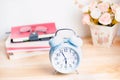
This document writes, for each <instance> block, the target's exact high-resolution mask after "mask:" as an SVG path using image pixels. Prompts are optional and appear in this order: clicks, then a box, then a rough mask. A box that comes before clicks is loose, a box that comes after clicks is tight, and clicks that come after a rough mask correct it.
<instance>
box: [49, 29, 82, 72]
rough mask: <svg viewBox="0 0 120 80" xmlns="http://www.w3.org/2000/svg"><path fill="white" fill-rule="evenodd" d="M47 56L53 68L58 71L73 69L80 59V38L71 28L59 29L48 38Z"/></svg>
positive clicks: (77, 65) (70, 70)
mask: <svg viewBox="0 0 120 80" xmlns="http://www.w3.org/2000/svg"><path fill="white" fill-rule="evenodd" d="M49 44H50V46H51V49H50V53H49V58H50V61H51V64H52V66H53V68H54V69H55V70H56V71H58V72H60V73H71V72H73V71H75V70H76V69H77V68H78V67H79V64H80V60H81V54H82V52H81V48H80V47H81V46H82V40H81V39H80V38H79V37H77V36H76V34H75V32H74V31H73V30H72V29H59V30H57V31H56V33H55V36H54V37H53V38H51V39H50V41H49Z"/></svg>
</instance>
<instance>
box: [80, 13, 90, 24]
mask: <svg viewBox="0 0 120 80" xmlns="http://www.w3.org/2000/svg"><path fill="white" fill-rule="evenodd" d="M82 22H83V24H89V23H90V15H89V14H84V15H83V20H82Z"/></svg>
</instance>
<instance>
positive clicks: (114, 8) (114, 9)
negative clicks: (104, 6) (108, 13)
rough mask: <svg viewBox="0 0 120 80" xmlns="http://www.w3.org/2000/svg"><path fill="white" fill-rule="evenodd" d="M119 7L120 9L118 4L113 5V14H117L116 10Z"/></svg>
mask: <svg viewBox="0 0 120 80" xmlns="http://www.w3.org/2000/svg"><path fill="white" fill-rule="evenodd" d="M118 7H119V5H118V4H113V5H112V6H111V9H112V12H113V13H116V8H118Z"/></svg>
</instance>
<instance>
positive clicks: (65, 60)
mask: <svg viewBox="0 0 120 80" xmlns="http://www.w3.org/2000/svg"><path fill="white" fill-rule="evenodd" d="M61 53H62V55H63V56H64V59H65V64H67V58H66V57H65V55H64V54H63V52H61Z"/></svg>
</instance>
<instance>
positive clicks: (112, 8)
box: [82, 0, 120, 47]
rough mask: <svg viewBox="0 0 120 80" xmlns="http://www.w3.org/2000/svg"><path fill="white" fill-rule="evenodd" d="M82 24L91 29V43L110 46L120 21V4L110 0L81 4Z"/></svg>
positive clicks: (97, 0)
mask: <svg viewBox="0 0 120 80" xmlns="http://www.w3.org/2000/svg"><path fill="white" fill-rule="evenodd" d="M82 12H83V13H84V14H83V20H82V21H83V24H88V25H89V27H90V30H91V35H92V40H93V44H94V45H97V46H107V47H110V46H111V44H112V42H113V39H114V37H115V35H116V33H117V30H118V25H119V23H120V5H119V4H116V3H112V2H110V0H96V1H94V0H93V1H92V2H91V3H90V4H88V5H85V6H83V8H82Z"/></svg>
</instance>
